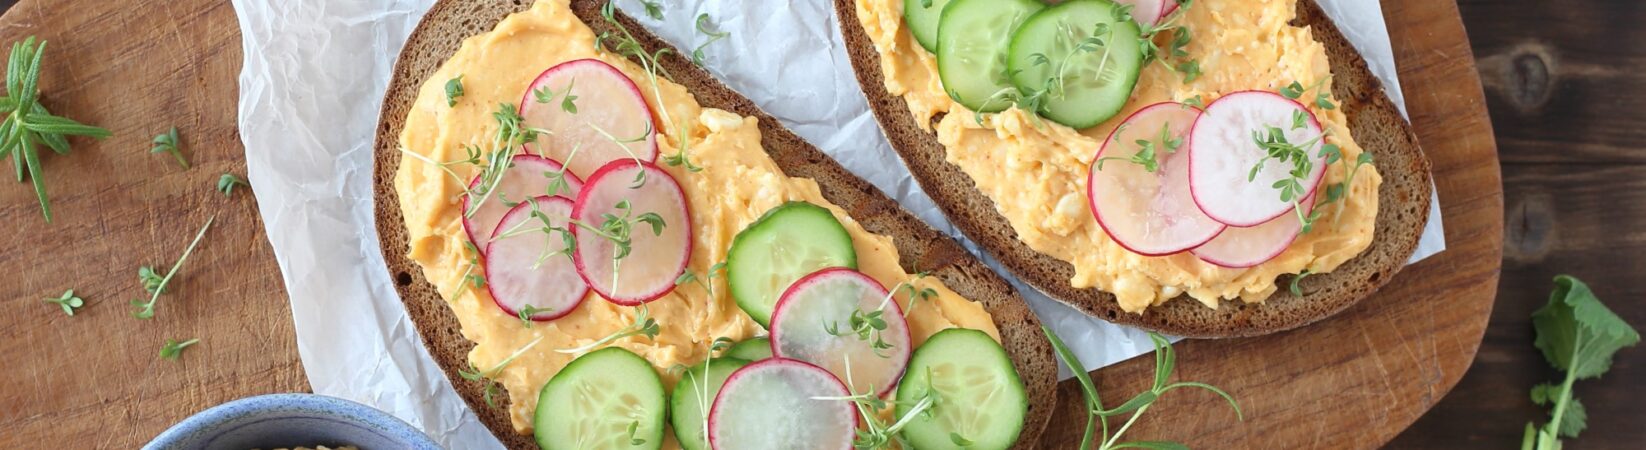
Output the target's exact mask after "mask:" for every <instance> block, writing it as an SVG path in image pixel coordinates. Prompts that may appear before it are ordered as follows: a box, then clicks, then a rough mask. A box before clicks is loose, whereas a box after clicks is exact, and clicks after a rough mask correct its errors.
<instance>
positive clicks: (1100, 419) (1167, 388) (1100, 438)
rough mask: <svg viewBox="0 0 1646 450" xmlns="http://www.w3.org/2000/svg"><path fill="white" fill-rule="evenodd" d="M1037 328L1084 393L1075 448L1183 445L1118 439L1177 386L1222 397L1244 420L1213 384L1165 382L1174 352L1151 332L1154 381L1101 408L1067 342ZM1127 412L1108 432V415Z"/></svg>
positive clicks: (1231, 400) (1238, 415) (1230, 399)
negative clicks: (1082, 419) (1082, 416)
mask: <svg viewBox="0 0 1646 450" xmlns="http://www.w3.org/2000/svg"><path fill="white" fill-rule="evenodd" d="M1040 329H1041V331H1042V332H1044V333H1045V334H1046V338H1047V340H1050V341H1051V344H1052V349H1053V350H1054V351H1055V352H1056V354H1057V357H1058V359H1060V360H1062V361H1063V364H1064V365H1066V366H1068V367H1069V369H1070V370H1071V371H1072V372H1074V374H1075V380H1076V381H1078V382H1079V384H1080V389H1081V392H1082V393H1083V394H1085V400H1086V401H1085V403H1086V404H1085V405H1084V409H1085V410H1086V432H1085V434H1084V435H1082V437H1081V439H1080V446H1079V448H1080V449H1081V450H1089V449H1091V448H1093V447H1092V444H1093V442H1094V441H1095V442H1096V443H1097V444H1098V446H1097V447H1096V448H1098V449H1099V450H1110V449H1118V448H1186V447H1184V446H1183V445H1182V444H1177V443H1172V442H1157V441H1145V442H1139V441H1131V442H1121V441H1120V438H1121V436H1123V435H1125V434H1126V430H1129V429H1131V427H1132V425H1134V424H1136V423H1137V420H1138V418H1139V417H1141V416H1142V415H1143V413H1145V412H1147V411H1148V410H1149V408H1150V407H1152V406H1154V403H1155V401H1156V400H1159V399H1160V397H1161V396H1162V395H1165V394H1166V393H1167V392H1171V391H1173V390H1176V389H1180V388H1197V389H1204V390H1206V391H1209V392H1211V393H1214V394H1217V395H1218V396H1219V397H1222V398H1223V400H1224V401H1227V402H1228V403H1229V406H1230V407H1232V408H1234V411H1235V417H1236V418H1238V419H1240V420H1245V417H1246V416H1245V414H1244V413H1242V412H1241V410H1240V404H1238V403H1236V402H1235V399H1234V397H1233V396H1231V395H1229V393H1227V392H1224V391H1223V390H1222V389H1218V388H1217V387H1215V386H1212V385H1209V384H1206V383H1200V382H1194V381H1179V382H1175V383H1173V382H1169V381H1170V380H1171V377H1172V370H1173V369H1174V368H1175V367H1176V365H1177V354H1176V352H1174V351H1173V350H1172V344H1171V342H1168V341H1167V340H1166V338H1165V337H1162V336H1160V335H1159V334H1155V333H1153V332H1151V333H1149V340H1151V341H1153V342H1154V349H1155V350H1154V356H1155V376H1154V384H1153V385H1152V386H1151V387H1150V388H1149V390H1147V391H1143V392H1142V393H1139V394H1138V395H1137V396H1135V397H1132V398H1131V399H1130V400H1127V401H1126V402H1125V403H1122V404H1121V405H1120V406H1117V407H1114V408H1113V409H1104V407H1103V402H1102V400H1101V398H1099V397H1098V393H1097V387H1096V385H1095V384H1093V383H1092V379H1091V376H1090V375H1088V374H1087V373H1086V371H1085V369H1084V368H1082V367H1081V366H1080V364H1079V363H1078V360H1077V359H1075V357H1074V353H1073V352H1071V351H1070V350H1069V347H1068V346H1067V345H1064V344H1063V340H1062V339H1059V338H1058V337H1057V334H1056V333H1053V332H1052V330H1051V328H1047V327H1044V326H1042V327H1041V328H1040ZM1127 413H1130V416H1129V417H1127V419H1126V422H1125V423H1124V424H1122V425H1121V426H1120V428H1119V429H1117V430H1115V431H1114V432H1113V433H1110V430H1109V420H1108V419H1109V418H1110V417H1114V416H1119V415H1123V414H1127ZM1097 424H1101V425H1102V434H1101V435H1098V434H1096V433H1097V427H1096V426H1095V425H1097Z"/></svg>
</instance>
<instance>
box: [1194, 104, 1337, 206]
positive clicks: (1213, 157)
mask: <svg viewBox="0 0 1646 450" xmlns="http://www.w3.org/2000/svg"><path fill="white" fill-rule="evenodd" d="M1298 114H1301V115H1302V116H1303V117H1304V118H1305V119H1306V120H1304V121H1303V126H1302V127H1294V126H1293V122H1294V120H1295V119H1296V117H1297V116H1296V115H1298ZM1271 127H1273V128H1276V129H1279V130H1281V133H1280V134H1283V135H1285V137H1286V141H1287V142H1290V143H1292V144H1294V145H1299V146H1303V145H1304V144H1309V145H1307V146H1306V147H1305V148H1304V150H1305V151H1306V152H1308V161H1310V163H1311V165H1312V166H1313V167H1312V168H1311V169H1312V170H1310V171H1309V174H1308V176H1307V177H1306V178H1305V179H1304V180H1302V184H1303V186H1304V189H1306V191H1305V192H1302V193H1299V194H1298V196H1300V197H1308V196H1310V195H1313V194H1314V188H1315V187H1316V186H1318V185H1319V184H1320V178H1321V176H1323V175H1325V173H1326V164H1325V156H1324V155H1322V154H1321V153H1320V148H1321V146H1322V145H1323V142H1322V141H1324V137H1323V136H1322V132H1321V128H1320V122H1318V121H1316V120H1315V117H1314V114H1311V113H1309V110H1308V108H1305V107H1303V105H1302V104H1300V103H1298V102H1296V101H1293V100H1292V99H1289V98H1286V97H1283V96H1281V95H1280V94H1276V93H1273V92H1266V91H1244V92H1236V93H1233V94H1229V95H1225V96H1223V97H1222V98H1219V99H1217V101H1214V102H1212V104H1211V105H1208V106H1206V112H1205V113H1202V114H1201V115H1200V119H1199V120H1196V121H1195V124H1194V131H1191V132H1190V133H1189V188H1190V189H1191V190H1192V191H1193V193H1194V199H1195V203H1197V204H1199V205H1200V210H1201V211H1205V212H1206V215H1208V216H1211V217H1212V219H1214V220H1217V221H1218V222H1223V223H1226V224H1228V225H1229V226H1233V227H1251V226H1256V225H1258V224H1261V223H1264V222H1268V221H1270V220H1273V219H1274V218H1276V217H1280V215H1282V214H1286V213H1288V212H1291V210H1292V202H1291V201H1283V200H1281V199H1280V191H1279V190H1278V189H1276V188H1275V187H1274V184H1275V182H1277V181H1280V180H1283V179H1289V178H1291V175H1290V171H1291V170H1292V164H1291V163H1289V162H1288V163H1282V162H1280V161H1278V160H1274V159H1269V160H1267V161H1265V162H1264V164H1263V170H1262V171H1260V172H1258V173H1257V177H1256V178H1250V176H1251V173H1252V168H1253V167H1256V166H1257V164H1258V162H1259V161H1264V159H1265V158H1266V157H1267V156H1268V154H1267V153H1266V152H1264V150H1263V149H1262V148H1259V147H1258V144H1257V140H1256V138H1255V137H1254V134H1255V133H1259V132H1263V134H1262V135H1263V136H1265V137H1267V136H1268V133H1267V132H1264V130H1268V129H1270V128H1271Z"/></svg>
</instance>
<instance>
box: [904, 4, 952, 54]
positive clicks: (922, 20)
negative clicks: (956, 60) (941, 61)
mask: <svg viewBox="0 0 1646 450" xmlns="http://www.w3.org/2000/svg"><path fill="white" fill-rule="evenodd" d="M948 4H949V0H903V22H905V23H908V24H909V33H910V34H913V35H914V40H915V42H919V43H920V46H921V47H926V51H928V52H933V53H936V52H937V22H938V20H939V19H942V18H943V7H944V6H946V5H948Z"/></svg>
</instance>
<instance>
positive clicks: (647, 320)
mask: <svg viewBox="0 0 1646 450" xmlns="http://www.w3.org/2000/svg"><path fill="white" fill-rule="evenodd" d="M634 309H635V315H634V322H632V323H630V324H629V325H628V326H625V327H623V328H621V329H619V330H617V331H616V332H613V333H612V334H610V335H607V336H606V337H603V338H600V339H599V340H596V341H594V342H590V343H588V344H584V345H581V346H578V347H576V348H566V349H555V352H558V353H566V354H573V355H576V354H582V353H584V352H587V351H590V350H594V349H597V348H600V347H604V346H605V345H606V344H610V343H612V342H616V341H617V340H618V339H623V338H626V337H630V336H646V339H652V340H656V339H657V333H659V332H661V331H662V330H661V329H660V328H658V325H657V320H655V319H652V314H651V310H650V309H647V308H646V305H645V304H641V305H640V306H637V307H635V308H634Z"/></svg>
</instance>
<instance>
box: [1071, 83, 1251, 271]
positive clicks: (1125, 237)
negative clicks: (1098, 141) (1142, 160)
mask: <svg viewBox="0 0 1646 450" xmlns="http://www.w3.org/2000/svg"><path fill="white" fill-rule="evenodd" d="M1199 116H1200V110H1198V109H1194V108H1193V107H1190V106H1187V105H1183V104H1180V103H1172V102H1166V103H1156V104H1153V105H1149V106H1146V107H1144V108H1143V109H1141V110H1138V111H1137V112H1135V113H1132V115H1131V117H1128V118H1126V121H1125V122H1124V123H1122V124H1121V125H1120V127H1118V128H1116V129H1115V131H1114V132H1112V133H1110V134H1109V138H1108V139H1107V140H1105V141H1103V148H1102V149H1099V150H1098V151H1097V156H1096V157H1095V158H1094V159H1093V160H1092V167H1091V175H1090V178H1088V179H1087V181H1086V196H1087V198H1088V199H1089V200H1090V203H1089V205H1090V206H1091V209H1092V216H1094V217H1096V218H1097V224H1098V225H1099V226H1101V227H1103V231H1105V232H1107V233H1109V237H1111V238H1114V241H1115V242H1116V243H1118V244H1120V246H1122V247H1126V249H1127V250H1131V251H1132V253H1137V254H1140V255H1145V256H1160V255H1169V254H1173V253H1177V252H1181V251H1184V250H1188V249H1191V248H1195V247H1196V246H1199V245H1200V244H1204V243H1206V241H1210V240H1212V238H1214V237H1217V234H1218V233H1220V232H1222V231H1223V228H1224V225H1223V224H1222V223H1221V222H1218V221H1216V220H1212V218H1211V217H1208V216H1206V214H1205V213H1203V212H1201V211H1200V207H1198V206H1195V201H1194V196H1193V195H1192V194H1190V192H1189V156H1188V153H1189V152H1187V151H1184V150H1182V149H1180V150H1178V151H1172V150H1171V149H1170V148H1169V147H1168V146H1167V144H1166V143H1165V142H1163V139H1161V132H1162V130H1164V131H1165V133H1166V134H1167V135H1168V136H1169V138H1170V139H1176V140H1179V142H1182V140H1184V139H1185V138H1186V136H1187V135H1188V134H1189V129H1190V128H1192V127H1193V126H1194V122H1195V118H1196V117H1199ZM1139 140H1143V141H1148V142H1151V143H1153V145H1154V149H1155V164H1156V166H1157V169H1156V170H1155V171H1154V172H1149V171H1148V170H1146V169H1145V168H1144V167H1143V166H1142V165H1139V164H1135V163H1132V162H1130V161H1125V160H1124V159H1125V158H1130V157H1132V155H1133V154H1136V153H1137V152H1138V150H1139V149H1140V147H1141V146H1140V145H1139V144H1138V143H1137V141H1139ZM1103 158H1121V159H1122V160H1113V159H1111V160H1108V161H1106V162H1102V161H1103ZM1099 162H1102V169H1101V170H1099V169H1098V163H1099Z"/></svg>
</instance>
